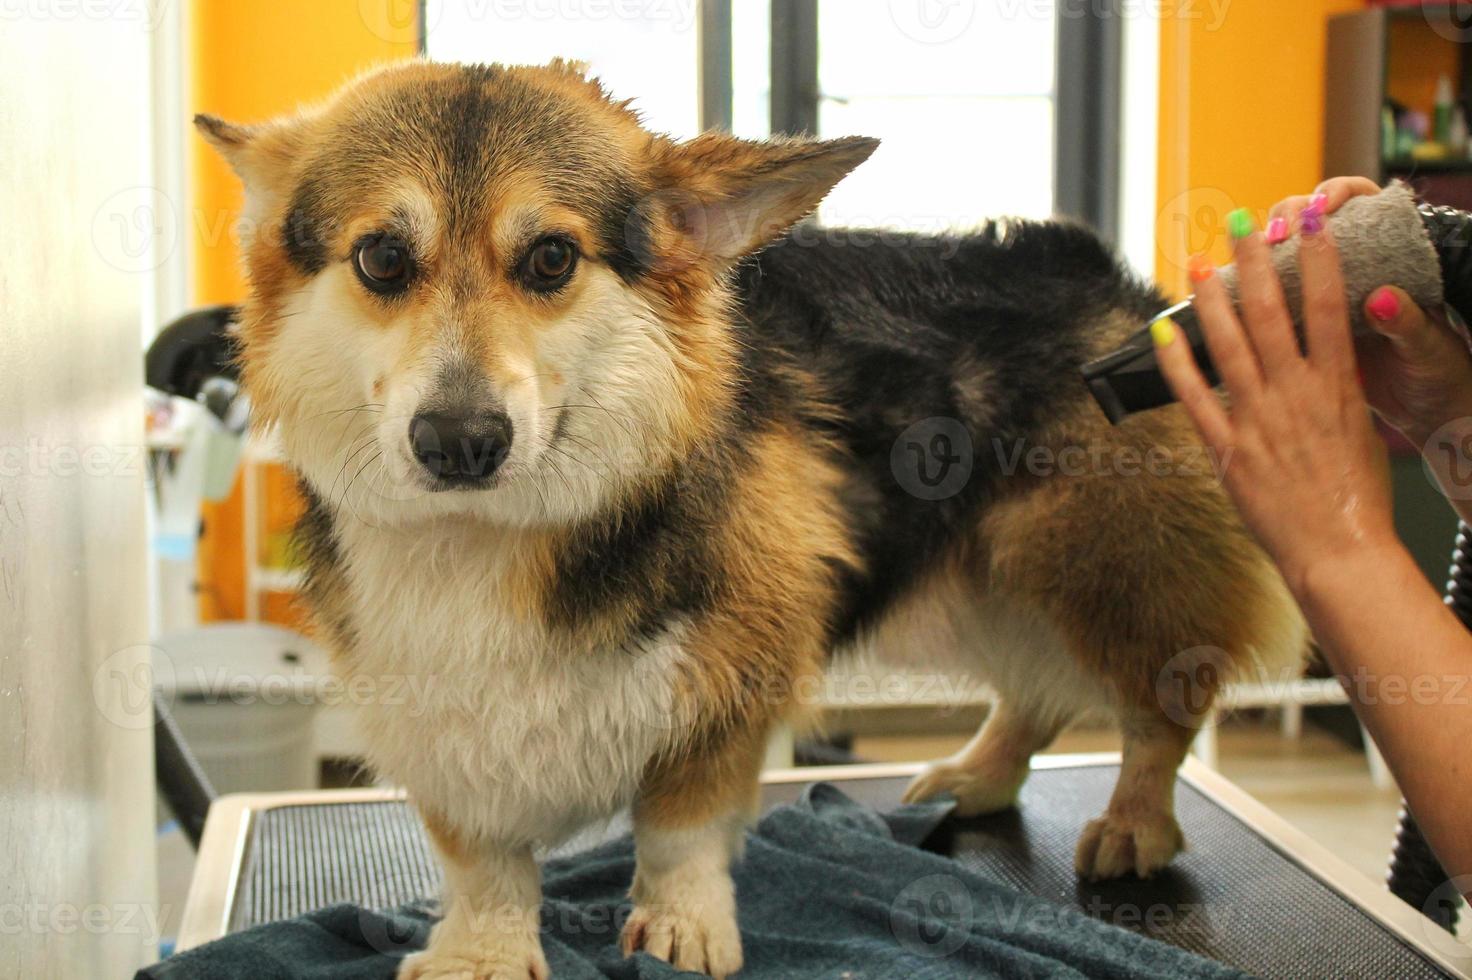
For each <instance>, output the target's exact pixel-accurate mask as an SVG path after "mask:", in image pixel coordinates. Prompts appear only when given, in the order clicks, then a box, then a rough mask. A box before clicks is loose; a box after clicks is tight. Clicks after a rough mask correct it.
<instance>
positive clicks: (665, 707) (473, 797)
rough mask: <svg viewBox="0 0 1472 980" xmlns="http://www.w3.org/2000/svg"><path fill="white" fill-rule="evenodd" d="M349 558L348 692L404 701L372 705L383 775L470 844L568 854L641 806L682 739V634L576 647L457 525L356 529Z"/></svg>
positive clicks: (488, 547) (373, 751)
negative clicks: (586, 833)
mask: <svg viewBox="0 0 1472 980" xmlns="http://www.w3.org/2000/svg"><path fill="white" fill-rule="evenodd" d="M349 522H351V518H346V519H345V521H344V523H345V524H348V523H349ZM456 523H458V522H456ZM339 545H340V548H341V553H342V558H343V560H344V562H345V565H346V572H347V578H348V582H349V590H350V592H351V607H352V610H353V620H354V622H353V625H354V633H355V635H356V642H355V644H354V646H353V649H352V651H351V654H350V656H348V657H346V658H344V661H345V662H344V663H343V664H342V667H341V669H342V671H343V672H344V673H345V674H346V675H348V676H347V678H346V680H348V682H349V685H350V686H349V690H352V688H351V684H353V683H355V682H356V683H357V684H359V689H360V690H361V691H370V690H377V691H389V690H396V691H398V692H400V693H401V695H402V696H400V697H397V698H368V697H365V698H361V699H359V700H360V703H361V704H362V707H361V709H360V711H359V715H360V721H361V724H362V728H363V733H364V735H365V737H366V738H367V741H368V744H369V752H370V759H371V762H372V763H373V765H374V767H375V768H376V769H377V770H378V771H379V772H380V773H381V774H382V775H383V776H385V777H387V778H388V779H390V780H393V781H394V782H396V783H398V784H401V785H403V786H405V787H406V788H407V789H408V791H409V793H410V796H411V797H412V798H414V799H415V800H416V801H417V802H419V803H421V804H424V805H428V806H430V807H433V808H436V809H437V810H439V811H440V812H442V813H443V814H445V815H446V816H447V817H449V818H450V819H451V821H452V822H453V823H455V824H456V825H457V826H458V827H460V828H462V829H463V830H465V831H469V832H471V833H473V834H477V835H479V836H482V837H484V838H485V839H487V840H497V841H500V842H502V843H506V844H522V843H532V844H551V843H556V842H558V841H560V840H562V839H564V838H566V837H568V836H570V835H571V834H572V833H574V832H576V831H577V830H578V829H579V828H581V827H583V826H585V825H587V824H589V823H592V822H594V821H597V820H601V819H604V818H606V817H608V816H610V815H611V814H613V813H614V812H616V811H617V810H618V809H619V808H621V807H622V806H624V805H626V804H627V803H629V802H630V800H631V798H632V795H633V793H634V791H635V789H636V788H637V785H638V780H639V777H640V775H641V773H642V772H643V770H644V768H645V766H646V765H647V763H648V762H649V760H650V759H651V758H653V757H654V756H655V755H656V754H657V753H659V752H661V751H662V750H664V749H666V748H667V747H668V746H669V745H670V744H671V743H672V741H674V740H675V739H676V738H677V737H678V731H677V729H678V727H680V726H679V725H678V724H677V723H676V721H675V717H676V714H677V712H676V711H675V710H674V707H675V704H674V702H675V696H674V691H675V686H674V684H675V677H676V675H677V672H678V671H679V670H680V667H681V661H682V660H683V659H684V652H683V650H682V648H681V646H680V643H679V635H678V630H675V631H671V632H669V633H667V634H666V635H664V636H662V637H659V638H657V639H656V640H655V641H653V642H649V643H646V644H643V645H642V646H641V647H639V648H638V649H593V650H589V649H573V648H570V647H569V645H568V644H567V643H566V642H565V641H564V642H559V641H557V640H555V639H553V638H552V636H551V635H550V634H549V633H548V631H547V630H546V629H545V628H544V626H543V624H542V623H541V622H540V621H529V620H528V619H527V617H526V614H525V613H521V612H518V611H517V610H516V608H515V603H514V602H513V601H511V597H510V595H509V594H508V592H507V580H508V573H509V572H510V571H511V570H512V569H513V563H514V562H515V561H517V558H518V555H517V553H516V551H515V549H514V548H513V547H509V546H506V545H504V544H502V543H499V542H497V541H496V540H495V539H494V538H493V537H490V536H488V535H486V534H485V533H484V532H482V533H481V534H480V535H477V534H476V533H475V532H474V531H471V532H467V531H466V529H465V528H464V527H463V526H461V527H456V526H455V524H452V523H448V522H446V523H442V524H436V525H433V526H430V527H428V528H416V529H414V530H413V531H407V530H393V529H388V530H385V529H377V528H368V527H364V526H362V525H361V524H354V525H353V526H345V527H342V528H341V529H340V538H339ZM403 692H411V693H407V694H404V693H403Z"/></svg>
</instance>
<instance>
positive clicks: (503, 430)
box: [409, 412, 511, 483]
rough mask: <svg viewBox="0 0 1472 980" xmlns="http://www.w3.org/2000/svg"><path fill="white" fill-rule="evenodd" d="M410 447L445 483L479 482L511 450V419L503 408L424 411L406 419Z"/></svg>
mask: <svg viewBox="0 0 1472 980" xmlns="http://www.w3.org/2000/svg"><path fill="white" fill-rule="evenodd" d="M409 448H410V449H411V450H413V452H414V458H415V459H417V460H418V461H419V465H421V466H423V467H424V468H425V469H426V470H428V471H429V474H430V475H431V476H434V477H437V478H439V479H440V480H443V481H445V482H447V483H479V482H481V481H483V480H485V479H487V478H489V477H490V475H491V474H492V473H494V472H496V467H498V466H500V465H501V464H502V463H503V462H505V460H506V456H507V454H508V453H510V452H511V420H510V419H509V418H507V417H506V414H505V413H504V412H479V413H476V414H474V415H469V416H460V415H444V414H441V413H439V412H424V413H421V414H419V415H416V416H414V419H413V421H411V422H410V423H409Z"/></svg>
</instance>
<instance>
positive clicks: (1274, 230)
mask: <svg viewBox="0 0 1472 980" xmlns="http://www.w3.org/2000/svg"><path fill="white" fill-rule="evenodd" d="M1267 239H1268V244H1269V245H1278V244H1281V243H1282V242H1286V241H1287V240H1288V219H1287V218H1274V219H1273V220H1272V221H1269V222H1268V227H1267Z"/></svg>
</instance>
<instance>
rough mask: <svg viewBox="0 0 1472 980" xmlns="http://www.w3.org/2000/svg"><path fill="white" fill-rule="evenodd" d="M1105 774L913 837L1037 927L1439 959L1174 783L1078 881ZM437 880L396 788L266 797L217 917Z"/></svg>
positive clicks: (1300, 964) (302, 908)
mask: <svg viewBox="0 0 1472 980" xmlns="http://www.w3.org/2000/svg"><path fill="white" fill-rule="evenodd" d="M1117 774H1118V769H1117V767H1114V766H1087V767H1080V768H1069V769H1047V770H1041V771H1039V772H1037V773H1035V774H1034V775H1033V776H1032V778H1031V779H1030V780H1029V781H1028V783H1027V785H1026V787H1025V788H1024V789H1023V793H1022V802H1021V806H1020V808H1019V809H1018V810H1017V811H1015V812H1009V813H1005V814H999V815H996V816H991V817H983V818H976V819H971V820H954V821H951V822H950V823H948V824H946V825H944V826H943V827H942V828H941V830H940V831H939V832H938V833H937V834H936V835H935V836H934V838H933V839H932V840H931V841H930V842H929V846H931V847H933V848H934V849H935V850H937V851H940V852H942V853H947V854H950V855H951V856H952V857H954V858H956V859H957V860H959V861H961V862H962V863H963V864H965V865H966V866H967V867H968V868H970V869H971V870H973V871H976V872H978V873H980V874H984V875H986V876H988V877H991V878H993V879H995V880H998V881H1002V882H1005V883H1006V884H1008V885H1011V886H1013V887H1014V888H1017V889H1019V890H1021V891H1024V892H1028V893H1030V894H1034V895H1039V896H1042V897H1044V898H1047V899H1050V900H1051V901H1053V902H1055V903H1057V904H1058V905H1059V906H1060V907H1061V909H1062V910H1063V911H1062V912H1060V915H1059V916H1058V918H1057V921H1050V922H1048V923H1039V927H1040V928H1066V927H1067V920H1068V917H1069V916H1070V915H1087V916H1091V917H1093V918H1097V919H1103V920H1105V921H1108V922H1113V923H1115V924H1116V925H1120V926H1123V927H1125V928H1128V929H1133V930H1135V931H1137V932H1141V933H1145V934H1146V935H1151V936H1154V937H1155V938H1157V939H1160V940H1163V941H1165V942H1168V943H1172V944H1173V945H1176V946H1180V947H1182V948H1185V949H1188V950H1191V951H1193V952H1196V953H1200V954H1202V955H1204V956H1208V957H1210V958H1212V959H1215V960H1219V961H1221V962H1223V963H1227V964H1229V965H1231V966H1235V967H1238V968H1240V969H1242V970H1245V971H1247V972H1248V973H1252V974H1255V975H1258V976H1264V977H1294V978H1300V977H1355V978H1366V980H1388V978H1406V980H1414V978H1420V977H1441V976H1444V975H1445V974H1444V973H1443V972H1442V971H1441V970H1440V969H1439V968H1438V967H1437V966H1436V965H1435V964H1433V963H1431V962H1429V961H1428V960H1426V959H1425V958H1424V957H1423V956H1422V955H1421V954H1420V953H1419V952H1417V951H1416V950H1414V949H1412V948H1411V947H1409V946H1407V945H1405V944H1404V943H1403V942H1402V941H1401V940H1400V939H1399V938H1398V937H1397V936H1396V935H1395V934H1393V933H1391V932H1388V931H1387V930H1386V929H1385V928H1384V927H1383V926H1381V925H1380V924H1379V923H1378V922H1377V921H1376V920H1375V919H1373V918H1371V917H1370V916H1369V915H1367V914H1365V913H1364V912H1362V911H1360V909H1359V908H1357V907H1356V906H1355V905H1354V904H1353V903H1351V902H1349V901H1348V900H1346V899H1345V898H1343V897H1342V896H1340V895H1339V893H1338V892H1336V891H1334V890H1333V889H1331V888H1329V887H1328V886H1326V885H1324V884H1323V883H1322V882H1320V881H1319V880H1318V879H1317V878H1316V877H1314V876H1313V875H1311V874H1309V873H1307V872H1305V871H1304V870H1303V869H1302V868H1300V867H1299V866H1298V865H1297V864H1296V863H1294V862H1293V861H1292V860H1290V859H1289V858H1287V857H1285V856H1284V855H1283V854H1281V853H1279V852H1278V851H1277V850H1276V849H1275V848H1273V847H1272V846H1271V845H1270V844H1268V843H1267V842H1265V841H1264V840H1263V839H1262V838H1261V837H1260V836H1258V835H1257V834H1256V833H1254V832H1253V831H1252V830H1251V829H1250V828H1249V827H1248V826H1246V825H1245V824H1243V823H1242V822H1241V821H1240V820H1238V819H1237V818H1236V817H1235V816H1233V815H1232V814H1231V813H1229V812H1227V811H1226V810H1224V809H1222V808H1221V807H1220V806H1218V805H1217V804H1216V803H1214V802H1212V801H1211V800H1210V799H1209V798H1207V797H1206V796H1204V795H1202V794H1201V793H1200V792H1198V791H1197V790H1195V789H1194V788H1192V787H1190V786H1188V785H1185V784H1184V783H1182V784H1180V785H1179V786H1178V789H1177V799H1176V805H1177V813H1178V815H1179V817H1180V822H1181V826H1182V828H1183V829H1184V831H1185V833H1186V837H1187V840H1188V842H1189V847H1188V850H1187V851H1186V852H1185V853H1183V854H1182V855H1180V856H1179V857H1178V858H1177V859H1176V860H1175V862H1174V863H1173V864H1172V865H1171V866H1170V867H1169V868H1168V869H1167V870H1166V871H1165V872H1163V873H1162V874H1160V875H1158V876H1157V877H1155V878H1154V879H1152V880H1150V881H1138V880H1134V879H1128V880H1123V881H1116V882H1105V883H1100V884H1089V883H1083V882H1080V881H1079V880H1078V878H1077V877H1076V876H1075V875H1074V873H1073V850H1074V844H1075V842H1076V841H1077V839H1078V834H1079V831H1080V829H1081V828H1082V827H1083V824H1084V823H1085V821H1087V820H1088V819H1089V818H1091V817H1093V816H1095V815H1096V814H1097V813H1099V812H1100V811H1102V809H1103V806H1104V801H1105V800H1107V799H1108V796H1109V792H1110V790H1111V789H1112V788H1113V785H1114V779H1115V776H1116V775H1117ZM905 782H906V781H905V780H904V779H870V780H848V781H845V782H844V783H843V784H842V785H843V788H844V791H845V792H847V793H848V794H849V795H850V796H852V797H854V798H855V799H858V800H860V801H862V802H865V803H868V804H870V805H872V806H875V807H877V808H879V809H887V808H889V807H892V806H893V805H895V803H896V802H897V801H898V799H899V795H900V791H901V790H902V789H903V788H904V785H905ZM802 789H803V787H802V786H799V785H782V786H769V787H766V789H765V790H764V794H763V797H764V805H765V806H768V807H770V806H776V805H778V804H780V803H785V802H790V801H792V800H794V799H796V798H797V796H798V795H799V794H800V793H801V792H802ZM626 829H627V823H626V822H625V821H623V820H618V821H615V822H614V823H613V824H612V825H611V826H609V827H607V828H602V829H600V830H599V831H596V832H592V833H590V834H588V835H585V836H583V837H581V838H580V839H578V840H576V841H573V842H570V843H569V844H568V845H566V846H564V847H563V848H560V849H559V853H568V852H571V851H575V850H577V849H578V848H580V847H585V846H588V845H590V844H592V843H595V842H596V841H597V840H598V839H601V838H604V837H607V836H610V835H613V834H617V833H622V832H623V831H625V830H626ZM438 883H439V871H438V869H437V867H436V866H435V862H434V857H433V855H432V853H431V851H430V848H429V844H428V842H427V840H426V839H425V836H424V831H423V829H422V828H421V826H420V825H419V822H418V819H417V818H416V817H415V816H414V813H413V811H412V810H411V809H409V808H408V807H407V806H405V805H404V804H402V803H353V804H334V805H309V806H289V807H279V808H276V809H272V810H266V811H264V812H261V813H260V814H258V815H257V817H256V819H255V820H254V822H253V825H252V827H251V829H250V833H249V836H248V840H247V843H246V850H245V855H244V864H243V867H242V877H241V881H240V882H239V890H238V892H237V896H238V897H237V899H236V902H235V905H234V908H233V910H232V914H231V919H230V921H231V929H232V931H233V930H237V929H244V928H247V927H249V926H252V925H256V924H259V923H262V922H270V921H274V920H276V919H280V918H286V917H289V916H293V915H297V914H299V913H302V912H306V911H308V910H310V909H314V908H319V907H321V906H323V905H329V904H333V903H336V902H354V903H357V904H360V905H365V906H368V907H370V908H387V907H391V906H394V905H398V904H402V903H404V902H407V901H410V900H413V899H416V898H422V897H424V896H426V895H432V894H434V892H435V891H436V889H437V886H438ZM1427 928H1428V929H1431V928H1434V926H1431V925H1430V924H1429V923H1428V926H1427Z"/></svg>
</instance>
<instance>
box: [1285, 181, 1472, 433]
mask: <svg viewBox="0 0 1472 980" xmlns="http://www.w3.org/2000/svg"><path fill="white" fill-rule="evenodd" d="M1379 192H1380V188H1379V186H1378V185H1376V183H1375V182H1374V181H1372V180H1370V179H1369V178H1367V177H1333V178H1331V179H1329V180H1326V181H1324V182H1323V183H1322V184H1320V185H1319V186H1318V187H1317V188H1315V189H1314V193H1313V194H1300V195H1298V196H1295V197H1288V198H1284V199H1283V200H1281V201H1279V202H1278V203H1277V204H1275V205H1274V206H1273V208H1272V210H1271V211H1269V212H1268V217H1269V221H1268V229H1267V239H1268V242H1269V244H1273V243H1274V242H1276V241H1281V240H1283V239H1285V238H1287V237H1288V235H1289V234H1290V233H1291V231H1290V230H1289V229H1297V228H1298V227H1299V226H1301V225H1302V219H1301V216H1302V214H1303V212H1304V211H1305V209H1310V208H1312V209H1315V211H1316V212H1317V213H1321V214H1333V213H1334V212H1335V211H1337V210H1338V209H1339V208H1340V207H1341V206H1342V205H1343V204H1344V203H1345V202H1346V201H1348V200H1350V199H1351V198H1355V197H1359V196H1361V195H1370V194H1378V193H1379ZM1365 312H1366V314H1367V316H1366V320H1367V322H1368V323H1369V324H1370V326H1371V327H1372V328H1373V329H1374V330H1375V332H1376V336H1372V337H1356V338H1355V353H1356V358H1357V362H1358V364H1359V367H1360V375H1361V378H1362V379H1363V381H1364V391H1365V398H1366V400H1367V401H1368V402H1369V403H1370V407H1371V408H1373V409H1374V410H1375V412H1376V413H1377V414H1378V415H1379V416H1380V417H1381V418H1383V419H1385V421H1386V422H1388V423H1389V424H1390V425H1392V426H1394V427H1395V428H1396V429H1398V430H1400V432H1401V433H1402V434H1403V435H1405V437H1406V438H1407V439H1410V440H1411V441H1412V442H1413V443H1415V444H1416V445H1417V446H1420V447H1422V448H1423V449H1425V447H1426V445H1427V442H1428V440H1429V439H1430V438H1431V436H1432V434H1433V433H1434V432H1436V431H1437V430H1438V429H1440V428H1441V427H1442V426H1444V425H1446V424H1447V423H1448V422H1450V421H1452V420H1455V419H1465V418H1472V351H1469V350H1468V347H1467V342H1466V340H1465V339H1464V338H1463V337H1462V336H1460V335H1459V334H1458V333H1457V332H1456V331H1455V330H1454V329H1453V328H1452V327H1451V326H1450V325H1449V324H1448V323H1447V321H1446V319H1445V317H1443V316H1442V315H1441V313H1440V311H1435V312H1433V313H1429V314H1428V313H1427V312H1426V311H1424V310H1422V309H1420V308H1419V307H1418V306H1416V305H1415V304H1414V303H1413V302H1412V301H1411V298H1410V297H1409V296H1407V295H1406V294H1405V292H1403V291H1402V290H1400V289H1397V288H1395V287H1393V286H1384V287H1381V288H1380V289H1378V290H1376V291H1375V292H1373V293H1371V294H1370V297H1369V299H1368V300H1367V301H1366V303H1365Z"/></svg>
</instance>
